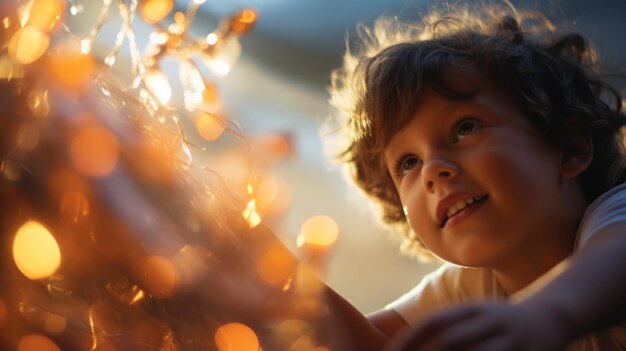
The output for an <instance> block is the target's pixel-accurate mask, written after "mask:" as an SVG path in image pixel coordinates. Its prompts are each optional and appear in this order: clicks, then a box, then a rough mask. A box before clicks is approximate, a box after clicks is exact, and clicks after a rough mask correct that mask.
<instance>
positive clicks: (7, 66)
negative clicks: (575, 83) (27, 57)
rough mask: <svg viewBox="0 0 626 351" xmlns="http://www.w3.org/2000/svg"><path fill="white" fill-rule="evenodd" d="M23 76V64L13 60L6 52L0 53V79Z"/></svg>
mask: <svg viewBox="0 0 626 351" xmlns="http://www.w3.org/2000/svg"><path fill="white" fill-rule="evenodd" d="M23 77H24V66H23V65H22V64H19V63H17V62H14V61H13V60H12V59H11V57H9V55H8V54H4V55H0V79H6V80H11V79H14V78H23Z"/></svg>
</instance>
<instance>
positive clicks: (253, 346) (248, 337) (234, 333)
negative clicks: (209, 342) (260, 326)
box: [215, 323, 260, 351]
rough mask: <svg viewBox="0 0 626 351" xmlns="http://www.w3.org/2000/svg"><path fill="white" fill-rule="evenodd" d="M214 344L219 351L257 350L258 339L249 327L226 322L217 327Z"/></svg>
mask: <svg viewBox="0 0 626 351" xmlns="http://www.w3.org/2000/svg"><path fill="white" fill-rule="evenodd" d="M215 345H216V346H217V349H218V350H219V351H259V348H260V346H259V339H258V338H257V336H256V334H255V333H254V331H253V330H252V329H250V327H248V326H247V325H245V324H241V323H228V324H224V325H222V326H220V327H219V328H217V331H216V332H215Z"/></svg>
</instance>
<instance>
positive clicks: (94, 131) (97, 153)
mask: <svg viewBox="0 0 626 351" xmlns="http://www.w3.org/2000/svg"><path fill="white" fill-rule="evenodd" d="M70 153H71V156H72V162H73V163H74V166H75V167H76V169H77V170H78V171H79V172H80V173H82V174H84V175H87V176H90V177H102V176H105V175H107V174H109V173H110V172H111V171H113V169H114V168H115V166H116V165H117V162H118V157H119V145H118V142H117V139H116V138H115V136H114V135H113V134H112V133H111V132H110V131H108V130H107V129H105V128H103V127H99V126H90V127H86V128H84V129H82V130H81V131H80V132H79V133H78V134H77V135H76V136H75V137H74V139H73V140H72V144H71V150H70Z"/></svg>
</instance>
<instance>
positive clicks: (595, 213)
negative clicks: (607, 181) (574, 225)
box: [575, 183, 626, 250]
mask: <svg viewBox="0 0 626 351" xmlns="http://www.w3.org/2000/svg"><path fill="white" fill-rule="evenodd" d="M619 225H624V226H626V183H622V184H619V185H617V186H615V187H613V188H611V189H609V190H608V191H606V192H605V193H603V194H602V195H600V196H599V197H598V198H597V199H595V200H594V201H593V202H592V203H591V204H590V205H589V206H588V207H587V209H586V210H585V213H584V214H583V217H582V219H581V221H580V225H579V227H578V233H577V234H576V246H575V247H576V250H579V249H580V248H581V247H583V246H584V245H586V244H587V243H588V242H589V240H590V239H591V238H592V237H595V236H596V235H599V234H600V233H606V232H607V231H610V230H611V229H612V228H615V227H616V226H619Z"/></svg>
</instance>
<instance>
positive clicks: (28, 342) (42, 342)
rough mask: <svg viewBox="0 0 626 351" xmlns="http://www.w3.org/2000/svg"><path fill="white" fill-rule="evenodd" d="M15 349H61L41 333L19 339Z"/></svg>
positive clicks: (58, 350) (59, 350)
mask: <svg viewBox="0 0 626 351" xmlns="http://www.w3.org/2000/svg"><path fill="white" fill-rule="evenodd" d="M17 351H61V349H60V348H59V347H58V346H57V344H55V343H54V341H52V340H50V339H48V338H47V337H45V336H43V335H41V334H30V335H26V336H25V337H23V338H22V339H21V340H20V342H19V344H17Z"/></svg>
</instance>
